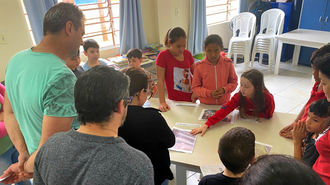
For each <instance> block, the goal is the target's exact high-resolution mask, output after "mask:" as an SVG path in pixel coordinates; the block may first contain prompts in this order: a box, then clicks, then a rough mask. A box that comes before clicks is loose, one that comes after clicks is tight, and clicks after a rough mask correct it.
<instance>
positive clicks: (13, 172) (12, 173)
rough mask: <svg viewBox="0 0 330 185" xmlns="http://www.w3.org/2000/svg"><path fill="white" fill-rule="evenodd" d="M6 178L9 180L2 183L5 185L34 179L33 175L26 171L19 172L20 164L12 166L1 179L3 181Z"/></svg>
mask: <svg viewBox="0 0 330 185" xmlns="http://www.w3.org/2000/svg"><path fill="white" fill-rule="evenodd" d="M7 176H9V177H7ZM5 177H7V178H6V179H5V180H3V181H1V182H2V183H3V184H13V183H18V182H21V181H25V180H28V179H31V178H32V177H33V173H27V172H26V171H21V172H19V165H18V163H15V164H12V165H10V166H9V167H8V168H7V170H6V171H4V172H3V175H2V176H1V177H0V178H1V179H2V178H5Z"/></svg>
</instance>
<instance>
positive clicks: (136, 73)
mask: <svg viewBox="0 0 330 185" xmlns="http://www.w3.org/2000/svg"><path fill="white" fill-rule="evenodd" d="M121 72H122V73H124V74H126V75H127V76H128V77H129V78H130V80H131V83H130V86H129V95H130V96H134V95H135V94H136V93H138V92H140V91H141V90H142V89H145V90H147V89H148V75H147V74H146V73H145V72H144V71H142V69H139V68H136V67H128V68H125V69H123V70H122V71H121Z"/></svg>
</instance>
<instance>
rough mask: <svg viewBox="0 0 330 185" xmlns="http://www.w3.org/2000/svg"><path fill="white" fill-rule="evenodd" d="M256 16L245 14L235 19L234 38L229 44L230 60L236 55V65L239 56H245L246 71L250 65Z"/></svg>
mask: <svg viewBox="0 0 330 185" xmlns="http://www.w3.org/2000/svg"><path fill="white" fill-rule="evenodd" d="M255 28H256V16H255V15H254V14H252V13H249V12H243V13H240V14H238V15H237V16H235V17H234V18H233V37H232V38H231V39H230V42H229V49H228V58H231V55H232V54H234V64H235V65H236V62H237V55H238V54H241V55H244V69H245V70H247V69H248V67H249V63H250V54H251V45H252V42H253V38H254V35H255Z"/></svg>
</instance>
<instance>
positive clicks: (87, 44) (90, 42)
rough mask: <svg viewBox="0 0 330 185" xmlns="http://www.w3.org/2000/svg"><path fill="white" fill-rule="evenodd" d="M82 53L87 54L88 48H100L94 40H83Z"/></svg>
mask: <svg viewBox="0 0 330 185" xmlns="http://www.w3.org/2000/svg"><path fill="white" fill-rule="evenodd" d="M83 47H84V51H85V52H87V50H88V48H96V49H99V48H100V46H99V44H98V43H97V42H96V40H94V39H87V40H84V46H83Z"/></svg>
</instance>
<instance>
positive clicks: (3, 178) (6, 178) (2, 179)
mask: <svg viewBox="0 0 330 185" xmlns="http://www.w3.org/2000/svg"><path fill="white" fill-rule="evenodd" d="M8 177H10V175H7V176H6V177H4V178H2V179H0V182H1V181H4V180H5V179H7V178H8Z"/></svg>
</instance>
